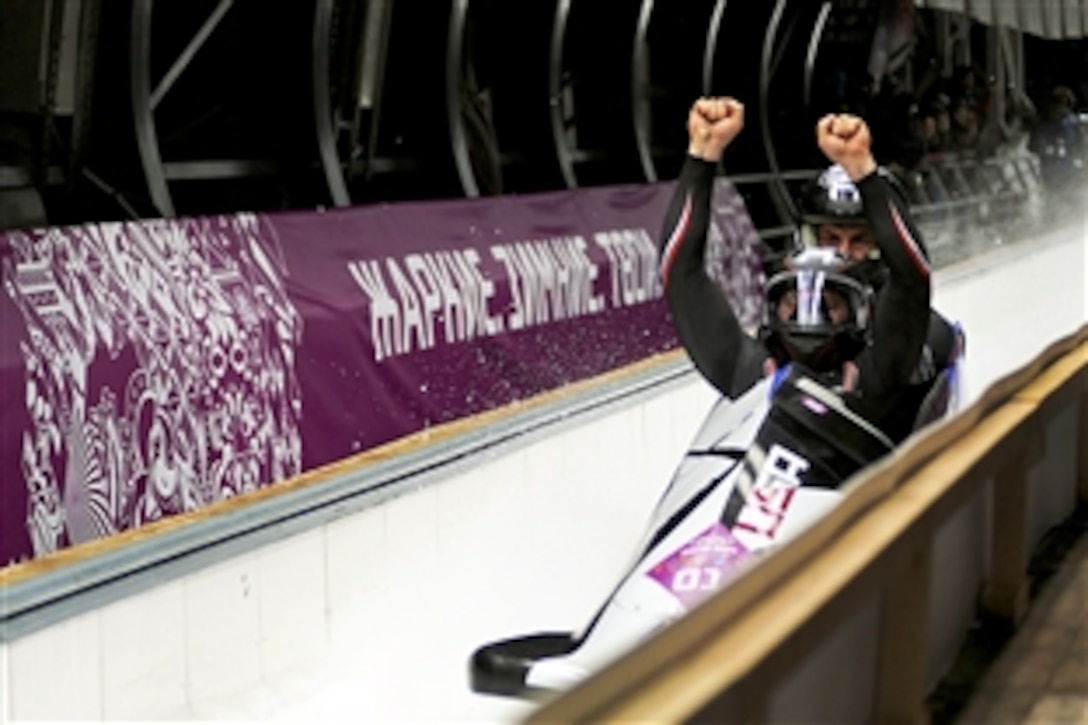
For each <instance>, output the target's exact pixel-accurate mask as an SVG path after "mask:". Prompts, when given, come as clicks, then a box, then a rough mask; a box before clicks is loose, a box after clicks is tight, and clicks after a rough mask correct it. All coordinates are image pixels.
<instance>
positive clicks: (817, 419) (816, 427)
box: [471, 366, 956, 696]
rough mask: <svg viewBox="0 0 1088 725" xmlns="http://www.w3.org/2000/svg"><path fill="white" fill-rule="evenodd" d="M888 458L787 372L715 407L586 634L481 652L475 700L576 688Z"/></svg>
mask: <svg viewBox="0 0 1088 725" xmlns="http://www.w3.org/2000/svg"><path fill="white" fill-rule="evenodd" d="M955 380H956V377H955V369H954V367H952V366H950V367H949V368H947V369H946V370H945V371H943V372H942V373H941V374H940V376H939V377H938V379H937V380H936V382H935V383H934V386H933V388H932V389H931V390H930V393H929V396H928V397H927V400H926V403H925V404H924V405H923V406H922V410H921V411H920V412H919V418H918V425H922V424H924V423H927V422H931V421H932V420H934V419H935V418H937V417H940V416H941V415H943V414H945V413H946V412H947V411H948V410H949V409H950V403H951V401H952V400H953V399H954V394H953V393H954V387H955ZM772 391H775V394H774V397H773V403H772V397H771V393H772ZM798 431H803V432H804V436H805V439H806V447H807V450H808V451H812V450H813V448H814V447H816V448H820V447H822V448H823V450H821V451H820V452H819V454H818V455H812V454H811V453H804V454H803V453H801V452H799V450H798V448H799V446H796V445H795V441H796V436H795V432H798ZM813 441H815V442H816V445H815V446H814V445H813ZM892 447H893V445H892V441H890V440H889V439H888V438H887V437H886V436H885V435H884V434H883V433H881V432H880V431H879V430H878V429H877V428H875V427H874V426H872V425H871V424H870V423H868V422H867V421H865V420H864V419H863V418H861V417H860V416H858V415H856V414H855V413H853V412H852V411H850V410H849V409H848V408H847V407H846V406H845V404H844V403H843V402H842V400H841V398H840V397H839V396H838V395H837V394H836V393H835V392H833V391H832V390H830V389H828V388H826V387H824V386H823V385H821V384H820V383H819V382H818V381H817V380H816V379H814V378H813V377H810V376H808V375H806V374H804V373H802V372H801V371H800V369H796V368H793V367H790V368H785V369H783V370H782V371H780V373H779V374H778V375H776V376H774V377H768V378H766V379H764V380H763V381H762V382H761V383H759V384H758V385H756V386H755V387H753V388H752V389H750V390H749V391H748V392H747V393H746V394H744V395H743V396H741V397H740V398H738V399H737V400H735V401H729V400H727V399H724V398H723V399H721V400H719V401H718V403H717V404H716V405H715V406H714V407H713V408H712V409H711V411H710V413H709V415H708V416H707V419H706V420H705V421H704V423H703V425H702V427H701V428H700V430H699V432H698V433H697V435H696V437H695V439H694V441H693V442H692V445H691V447H690V449H689V450H688V451H687V453H686V455H685V456H684V458H683V460H682V461H681V463H680V466H679V467H678V469H677V471H676V473H675V475H674V477H673V479H672V481H671V482H670V484H669V487H668V488H667V489H666V491H665V494H664V496H663V497H662V499H661V500H660V501H659V502H658V504H657V507H656V509H655V511H654V514H653V516H652V519H651V523H650V527H649V531H648V532H647V536H646V538H645V540H644V542H643V544H642V546H641V554H640V555H639V556H638V557H637V560H636V562H635V564H634V566H632V567H631V569H630V571H629V573H628V574H627V575H626V576H625V577H624V578H623V579H622V580H621V582H620V584H619V586H618V587H617V588H616V589H615V590H614V592H613V593H612V595H611V596H610V597H609V599H608V600H607V602H606V603H605V604H604V606H603V607H602V608H601V609H600V610H599V611H598V612H597V614H596V615H595V616H594V617H593V618H592V620H591V621H590V622H589V624H588V626H587V627H586V628H585V629H584V630H583V631H582V632H580V633H573V632H551V633H541V634H535V635H529V636H525V637H518V638H514V639H508V640H503V641H499V642H495V643H492V644H489V645H486V646H484V647H481V648H480V649H478V650H477V651H476V652H475V653H474V654H473V657H472V662H471V684H472V689H473V690H475V691H477V692H482V693H491V694H502V695H520V696H528V695H531V694H533V693H534V692H541V691H550V690H561V689H566V688H568V687H570V686H571V685H573V684H575V683H577V682H578V681H579V680H581V679H582V678H584V677H585V676H587V675H588V674H590V673H591V672H593V671H595V670H596V669H598V668H600V667H601V666H603V665H604V664H607V663H608V662H609V661H611V660H613V659H615V658H616V657H618V656H619V655H621V654H623V653H624V652H625V651H627V650H629V649H630V648H632V647H633V646H635V645H637V644H638V643H639V642H640V641H642V640H643V639H644V638H646V637H647V636H649V635H650V634H652V633H654V632H655V631H657V630H658V629H660V628H662V627H664V626H667V625H668V624H669V623H671V622H673V621H674V620H676V619H678V618H679V617H681V616H683V615H684V614H685V613H687V612H688V611H689V610H690V609H691V608H692V607H694V606H695V605H697V604H698V603H699V602H701V601H703V600H704V599H706V598H707V597H709V596H710V595H711V594H713V593H714V592H716V591H718V590H719V589H721V588H722V587H724V586H726V585H727V584H728V583H729V582H731V581H732V580H734V579H735V578H736V577H737V576H738V575H740V574H741V573H743V572H744V571H745V570H746V569H747V568H748V567H750V566H751V565H752V564H753V563H754V562H755V561H757V560H758V558H759V557H760V556H761V555H765V554H766V553H768V552H769V551H770V550H771V549H772V548H773V547H775V546H777V545H780V544H781V543H783V542H785V541H788V540H789V539H791V538H793V537H794V536H796V535H797V534H798V533H800V532H801V531H802V530H803V529H805V528H806V527H807V526H809V525H810V524H812V523H814V522H815V521H817V520H818V519H820V518H821V517H822V516H824V515H825V514H826V513H827V512H828V511H830V509H831V508H832V507H833V506H835V504H836V503H837V502H838V501H839V499H840V497H841V494H840V492H839V487H840V486H841V485H842V484H843V483H844V482H845V479H844V478H843V476H842V475H841V473H840V472H841V471H843V470H846V471H851V472H852V471H855V470H856V469H857V468H858V465H859V464H861V465H864V464H865V463H867V462H870V461H874V460H876V459H877V458H880V457H881V456H883V455H884V454H885V453H887V452H889V451H890V450H891V449H892Z"/></svg>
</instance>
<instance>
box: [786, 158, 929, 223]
mask: <svg viewBox="0 0 1088 725" xmlns="http://www.w3.org/2000/svg"><path fill="white" fill-rule="evenodd" d="M876 173H877V174H878V175H879V176H880V177H881V178H883V179H884V180H885V181H886V182H888V185H889V186H890V187H891V189H892V193H893V195H894V196H895V198H896V201H898V202H899V203H900V204H901V205H902V206H903V207H904V208H907V207H909V205H910V204H909V201H908V198H909V197H908V195H907V190H906V187H905V186H904V185H903V182H902V181H900V180H899V177H897V176H896V175H895V174H894V173H893V172H891V171H890V170H888V169H887V168H885V167H883V166H878V167H877V169H876ZM801 195H802V198H801V222H802V223H803V224H812V225H818V224H868V223H869V218H868V217H867V216H866V215H865V205H864V204H863V203H862V199H861V192H860V191H858V187H857V184H855V183H854V182H853V180H851V178H850V175H849V174H847V173H846V169H844V168H843V167H842V165H841V164H832V165H831V166H828V167H827V168H826V169H824V170H823V171H821V172H820V174H819V176H817V177H816V178H815V179H812V180H810V181H809V182H807V183H806V184H805V186H804V189H803V190H802V192H801Z"/></svg>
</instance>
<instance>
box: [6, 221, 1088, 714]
mask: <svg viewBox="0 0 1088 725" xmlns="http://www.w3.org/2000/svg"><path fill="white" fill-rule="evenodd" d="M1085 274H1086V264H1085V248H1084V239H1083V238H1082V237H1078V236H1077V235H1073V236H1068V235H1067V236H1064V237H1061V238H1053V239H1050V238H1046V239H1042V240H1040V241H1039V242H1037V243H1033V244H1030V245H1019V246H1017V247H1015V248H1009V249H1007V250H1001V251H999V252H996V253H994V254H992V255H990V256H988V257H986V258H984V259H980V260H975V261H973V262H967V263H963V264H960V265H956V266H955V267H952V268H949V269H947V270H944V271H942V272H941V273H940V274H939V275H938V278H937V295H936V299H935V304H936V305H937V306H938V307H939V308H940V309H942V310H943V311H945V312H946V313H947V314H949V315H950V316H951V317H953V318H956V319H959V320H960V321H962V322H963V323H964V325H965V327H966V328H967V330H968V335H969V347H968V359H967V363H966V366H965V375H966V379H965V382H966V384H967V393H968V399H969V400H970V399H973V398H974V397H976V396H977V395H978V394H979V393H980V392H981V391H982V390H984V389H985V387H986V385H988V384H989V382H991V381H992V380H993V379H994V378H995V377H998V376H1000V375H1002V374H1004V373H1005V372H1008V371H1009V370H1011V369H1013V368H1015V367H1017V366H1018V365H1021V364H1023V362H1026V361H1027V360H1030V359H1031V358H1032V357H1034V356H1035V355H1036V354H1038V352H1039V351H1040V350H1041V349H1043V348H1044V347H1045V346H1046V345H1047V344H1048V343H1049V342H1050V341H1052V340H1054V339H1057V338H1058V337H1061V336H1062V335H1064V334H1067V333H1069V332H1072V331H1073V330H1075V329H1076V328H1077V327H1079V325H1080V324H1082V323H1083V322H1084V319H1085V313H1086V310H1088V303H1086V302H1085ZM1078 295H1079V296H1078ZM712 400H713V394H712V391H711V390H710V389H709V387H708V386H707V385H706V384H705V383H704V382H703V381H702V380H701V379H699V378H697V377H695V376H694V375H692V376H691V377H690V379H689V380H688V381H686V382H685V383H683V384H680V385H673V386H672V387H670V388H669V389H668V390H663V391H660V393H659V394H656V395H651V396H649V397H647V398H645V399H643V400H642V401H641V402H638V403H637V404H634V405H632V406H630V407H626V408H622V409H618V410H614V411H612V412H609V413H607V414H604V415H601V416H599V417H596V418H593V419H592V420H588V421H585V422H581V423H579V422H577V421H575V422H573V423H572V424H570V425H568V426H565V427H563V428H562V429H561V430H560V431H559V432H557V433H556V434H555V435H551V436H548V437H544V438H540V439H538V440H536V441H535V442H533V443H532V444H531V445H528V446H526V447H511V448H510V449H509V450H504V451H502V452H501V453H498V454H490V455H487V456H483V457H481V459H480V460H478V461H476V462H475V466H474V467H473V468H471V469H470V470H462V471H461V472H459V473H457V474H456V475H454V476H453V477H451V478H450V479H448V480H445V481H443V482H441V483H440V484H436V485H430V486H426V487H421V488H419V489H418V490H415V491H412V492H410V493H406V494H404V495H402V496H400V497H398V498H396V499H394V500H391V501H389V502H388V503H386V504H384V505H382V506H379V507H376V508H372V509H368V510H364V511H362V512H359V513H356V514H353V515H350V516H347V517H345V518H341V519H338V520H335V521H332V522H330V523H327V524H325V525H323V526H321V527H319V528H317V529H314V530H311V531H308V532H306V533H304V534H301V535H298V536H294V537H292V538H289V539H286V540H283V541H281V542H278V543H277V544H275V545H273V546H269V547H266V548H263V549H260V550H257V551H253V552H251V553H248V554H246V555H243V556H240V557H238V558H236V559H232V560H230V561H227V562H224V563H220V564H217V565H215V566H212V567H210V568H208V569H205V570H202V571H199V572H197V573H195V574H191V575H188V576H186V577H184V578H182V579H179V580H174V581H169V582H165V583H163V584H162V585H160V586H158V587H156V588H154V589H151V590H148V591H145V592H143V593H141V594H138V595H135V596H133V597H131V598H129V599H125V600H123V601H119V602H115V603H113V604H110V605H107V606H105V607H103V608H101V609H98V610H94V611H90V612H87V613H85V614H82V615H79V616H77V617H75V618H72V619H69V620H67V621H64V622H62V623H60V624H57V625H55V626H52V627H49V628H47V629H44V630H41V631H38V632H35V633H33V634H30V635H27V636H25V637H23V638H21V639H17V640H15V641H13V642H11V643H7V644H4V645H2V646H0V669H2V679H0V682H2V683H3V689H4V696H3V699H2V701H0V719H2V720H3V721H12V720H31V719H48V720H66V719H81V720H103V719H105V720H112V719H131V718H139V719H165V718H186V719H190V718H231V719H247V718H261V719H273V718H277V719H278V718H289V719H298V720H306V721H315V720H320V719H326V718H332V717H336V718H340V719H352V720H357V721H366V722H376V721H390V720H416V721H420V720H430V721H449V720H458V719H460V720H469V719H471V720H473V721H476V722H482V721H483V722H486V721H496V722H504V721H510V720H513V719H516V718H518V717H519V716H520V715H522V714H524V713H525V712H527V711H528V709H529V708H530V707H531V705H530V704H528V703H524V702H520V701H514V700H507V699H503V698H494V697H484V696H476V695H472V694H471V693H470V692H469V689H468V658H469V656H470V655H471V653H472V651H473V650H474V649H475V648H476V647H478V646H480V645H482V644H485V643H487V642H491V641H494V640H496V639H502V638H506V637H513V636H520V635H523V634H530V633H533V632H538V631H545V630H570V629H575V628H578V627H581V626H582V625H584V624H585V623H586V622H587V619H588V617H589V616H591V615H592V614H593V612H594V611H595V610H596V608H597V607H598V606H599V605H600V604H601V603H602V602H603V600H604V598H605V597H606V596H607V595H608V593H609V590H610V588H611V587H612V586H613V585H614V584H615V582H616V581H617V579H618V577H619V576H620V574H621V572H622V569H623V567H624V565H625V564H626V563H627V562H628V561H629V559H630V558H631V557H632V556H633V555H634V554H635V547H636V545H637V543H638V541H639V539H640V537H641V536H642V534H643V529H644V526H645V523H646V521H647V518H648V515H649V512H650V510H651V508H652V507H653V505H654V503H655V502H656V499H657V497H658V496H659V495H660V493H661V492H662V491H663V489H664V486H665V483H666V482H667V481H668V479H669V476H670V474H671V472H672V470H673V468H674V466H675V465H676V464H677V463H678V462H679V460H680V456H681V454H682V452H683V450H684V449H685V448H686V445H687V443H688V442H689V441H690V439H691V436H692V435H693V433H694V431H695V430H696V428H697V427H698V425H699V424H700V423H701V422H702V419H703V417H704V415H705V414H706V412H707V411H708V410H709V408H710V405H711V402H712ZM969 518H970V517H969ZM802 689H804V688H802Z"/></svg>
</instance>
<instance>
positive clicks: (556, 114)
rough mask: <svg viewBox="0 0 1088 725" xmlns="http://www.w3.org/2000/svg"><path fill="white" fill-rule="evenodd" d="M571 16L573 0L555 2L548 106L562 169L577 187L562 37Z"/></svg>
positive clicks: (571, 183) (564, 35)
mask: <svg viewBox="0 0 1088 725" xmlns="http://www.w3.org/2000/svg"><path fill="white" fill-rule="evenodd" d="M569 18H570V0H559V2H557V3H556V4H555V20H554V21H553V23H552V43H551V51H550V53H549V56H548V107H549V110H550V113H551V125H552V141H553V142H554V143H555V155H556V158H557V159H558V160H559V170H560V171H562V172H563V181H564V182H565V183H566V185H567V188H568V189H575V188H577V187H578V179H577V177H575V175H574V150H573V149H572V148H571V146H570V143H569V142H568V136H567V126H566V118H565V117H564V115H563V41H564V40H565V39H566V37H567V24H568V20H569Z"/></svg>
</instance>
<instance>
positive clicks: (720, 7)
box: [703, 0, 729, 96]
mask: <svg viewBox="0 0 1088 725" xmlns="http://www.w3.org/2000/svg"><path fill="white" fill-rule="evenodd" d="M728 4H729V0H715V2H714V10H713V12H712V13H711V14H710V25H708V26H707V29H706V45H705V46H703V95H704V96H709V95H712V94H713V92H714V58H715V57H717V55H718V36H719V35H720V34H721V27H722V17H723V16H724V15H725V6H726V5H728Z"/></svg>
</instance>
